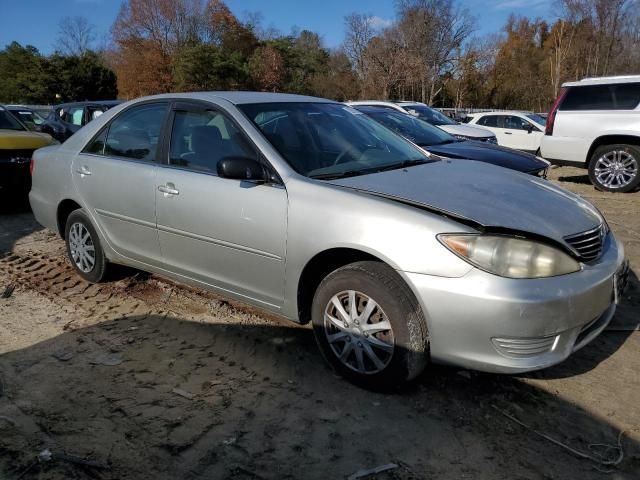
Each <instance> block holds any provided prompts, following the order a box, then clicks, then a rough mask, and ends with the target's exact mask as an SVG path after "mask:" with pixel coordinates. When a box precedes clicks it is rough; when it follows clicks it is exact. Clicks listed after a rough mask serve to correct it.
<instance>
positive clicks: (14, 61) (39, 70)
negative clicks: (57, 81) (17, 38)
mask: <svg viewBox="0 0 640 480" xmlns="http://www.w3.org/2000/svg"><path fill="white" fill-rule="evenodd" d="M45 68H46V59H45V58H44V57H43V56H42V55H40V52H38V49H37V48H35V47H33V46H31V45H27V46H25V47H23V46H22V45H20V44H19V43H18V42H12V43H11V44H10V45H7V47H5V49H4V50H0V78H2V82H0V102H5V103H39V102H42V101H43V99H44V98H46V97H47V81H48V79H47V74H46V70H45Z"/></svg>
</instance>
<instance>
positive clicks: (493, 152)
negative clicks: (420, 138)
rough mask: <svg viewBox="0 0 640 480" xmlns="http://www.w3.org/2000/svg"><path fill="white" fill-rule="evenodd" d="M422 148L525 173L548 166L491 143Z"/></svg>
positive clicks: (468, 143)
mask: <svg viewBox="0 0 640 480" xmlns="http://www.w3.org/2000/svg"><path fill="white" fill-rule="evenodd" d="M423 148H424V149H425V150H427V151H428V152H431V153H435V154H436V155H440V156H443V157H448V158H456V159H467V160H478V161H480V162H485V163H491V164H492V165H498V166H499V167H506V168H511V169H512V170H517V171H519V172H525V173H527V172H534V171H538V170H542V169H543V168H547V167H548V166H549V165H548V164H547V163H546V162H543V161H542V160H539V159H537V158H536V156H535V155H531V154H530V153H524V152H519V151H517V150H512V149H510V148H505V147H500V146H498V145H493V144H491V143H480V142H475V141H473V140H471V141H469V140H465V141H462V142H455V143H448V144H444V145H429V146H424V147H423Z"/></svg>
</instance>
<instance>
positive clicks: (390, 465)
mask: <svg viewBox="0 0 640 480" xmlns="http://www.w3.org/2000/svg"><path fill="white" fill-rule="evenodd" d="M395 468H398V465H397V464H395V463H387V464H386V465H379V466H377V467H374V468H368V469H366V470H358V471H357V472H356V473H353V474H351V475H349V476H348V477H347V480H357V479H358V478H365V477H368V476H370V475H375V474H377V473H382V472H386V471H388V470H393V469H395Z"/></svg>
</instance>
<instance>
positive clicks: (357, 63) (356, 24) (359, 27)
mask: <svg viewBox="0 0 640 480" xmlns="http://www.w3.org/2000/svg"><path fill="white" fill-rule="evenodd" d="M371 19H372V17H371V16H370V15H362V14H359V13H352V14H350V15H348V16H346V17H345V18H344V23H345V27H346V31H345V38H344V46H343V48H344V53H345V55H346V56H347V58H348V59H349V61H350V62H351V65H353V68H354V69H355V71H356V73H357V74H358V77H360V79H361V80H364V79H365V78H366V76H367V74H368V72H367V63H366V60H365V51H366V49H367V46H368V45H369V42H371V40H372V39H373V37H375V35H376V30H375V28H374V27H373V22H372V20H371Z"/></svg>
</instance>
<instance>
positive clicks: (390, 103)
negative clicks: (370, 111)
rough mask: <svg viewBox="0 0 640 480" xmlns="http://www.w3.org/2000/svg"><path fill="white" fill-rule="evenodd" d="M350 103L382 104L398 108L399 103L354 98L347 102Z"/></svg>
mask: <svg viewBox="0 0 640 480" xmlns="http://www.w3.org/2000/svg"><path fill="white" fill-rule="evenodd" d="M347 103H348V105H380V106H386V107H393V108H398V107H399V105H398V104H397V103H395V102H389V101H388V100H354V101H352V102H347Z"/></svg>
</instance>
